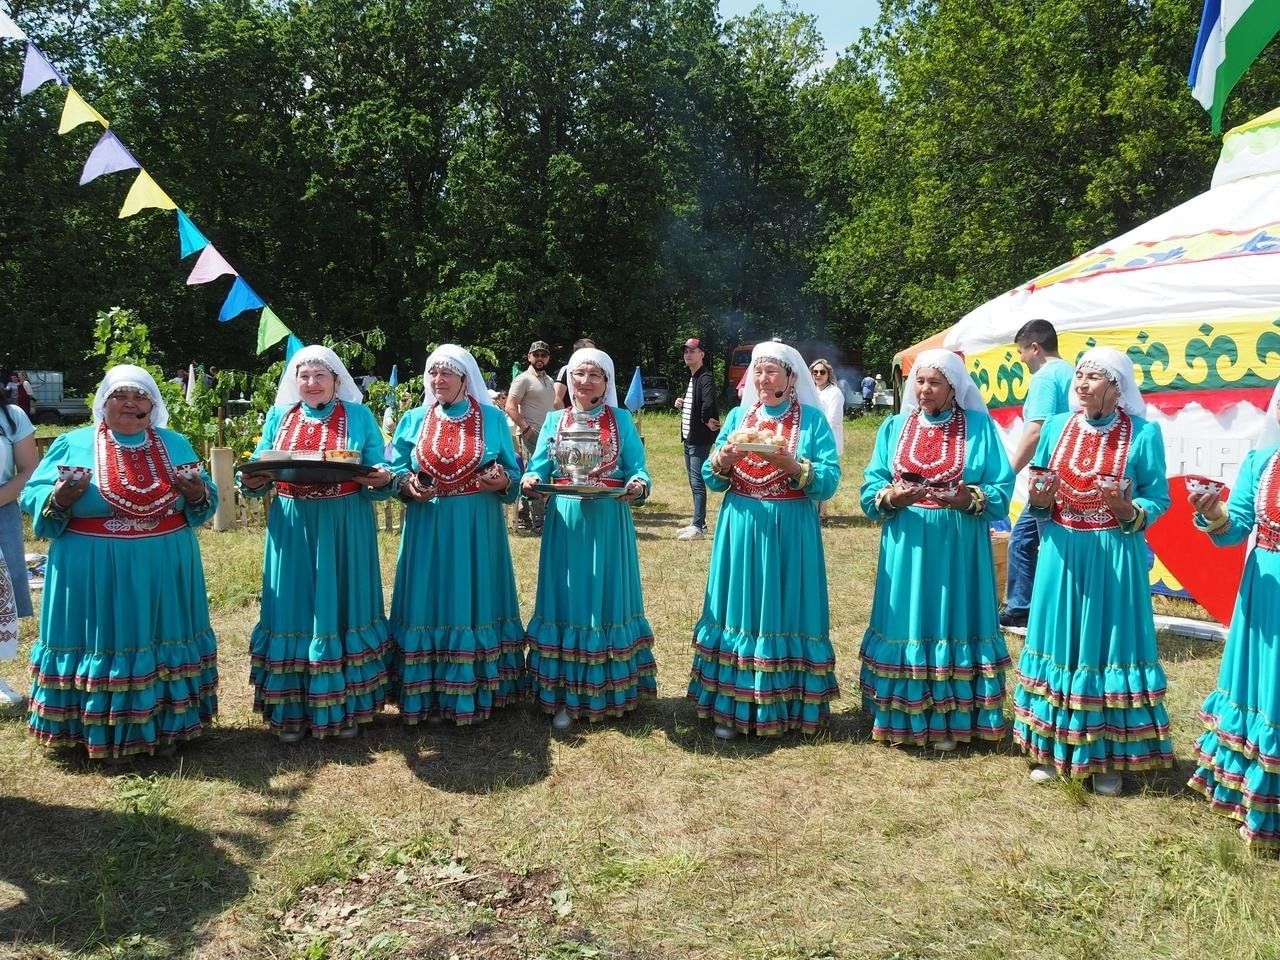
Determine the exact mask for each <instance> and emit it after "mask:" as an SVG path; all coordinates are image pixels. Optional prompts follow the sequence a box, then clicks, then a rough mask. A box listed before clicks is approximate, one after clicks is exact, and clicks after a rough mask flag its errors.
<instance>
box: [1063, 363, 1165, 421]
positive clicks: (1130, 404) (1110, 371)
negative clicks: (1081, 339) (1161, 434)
mask: <svg viewBox="0 0 1280 960" xmlns="http://www.w3.org/2000/svg"><path fill="white" fill-rule="evenodd" d="M1081 367H1088V368H1089V369H1091V370H1097V371H1098V372H1099V373H1101V374H1102V375H1103V376H1104V377H1106V378H1107V379H1108V380H1110V381H1111V382H1112V383H1114V384H1115V385H1116V386H1117V387H1119V388H1120V399H1119V400H1118V401H1117V402H1116V406H1117V407H1119V408H1120V409H1122V410H1124V411H1125V412H1126V413H1128V414H1130V415H1132V416H1135V417H1144V416H1146V414H1147V401H1145V400H1143V399H1142V394H1141V392H1139V390H1138V381H1137V380H1135V379H1134V378H1133V361H1132V360H1130V359H1129V358H1128V357H1126V356H1125V355H1124V354H1123V353H1121V352H1120V351H1119V350H1113V349H1112V348H1111V347H1093V348H1092V349H1090V350H1086V351H1085V352H1084V353H1082V354H1081V355H1080V359H1079V360H1077V361H1076V369H1077V370H1079V369H1080V368H1081ZM1069 400H1070V404H1071V409H1072V411H1073V412H1075V411H1078V410H1080V409H1081V408H1082V404H1081V403H1080V398H1079V396H1077V395H1076V392H1075V391H1074V390H1072V391H1071V396H1070V398H1069Z"/></svg>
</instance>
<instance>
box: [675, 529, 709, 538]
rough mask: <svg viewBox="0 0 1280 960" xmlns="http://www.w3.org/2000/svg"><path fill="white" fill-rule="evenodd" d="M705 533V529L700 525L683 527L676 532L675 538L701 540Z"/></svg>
mask: <svg viewBox="0 0 1280 960" xmlns="http://www.w3.org/2000/svg"><path fill="white" fill-rule="evenodd" d="M706 535H707V531H705V530H703V529H702V528H701V527H685V528H684V529H683V530H681V531H680V532H679V533H677V534H676V539H677V540H701V539H702V538H703V537H705V536H706Z"/></svg>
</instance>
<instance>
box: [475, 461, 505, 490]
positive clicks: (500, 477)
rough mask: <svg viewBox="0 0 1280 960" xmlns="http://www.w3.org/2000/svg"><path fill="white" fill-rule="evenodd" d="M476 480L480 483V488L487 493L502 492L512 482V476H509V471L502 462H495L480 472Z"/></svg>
mask: <svg viewBox="0 0 1280 960" xmlns="http://www.w3.org/2000/svg"><path fill="white" fill-rule="evenodd" d="M476 482H477V483H479V484H480V489H481V490H483V491H484V492H485V493H502V492H503V491H504V490H506V489H507V486H508V485H509V484H510V483H511V478H510V477H509V476H507V471H506V470H505V469H504V468H503V466H502V464H500V463H495V464H494V465H493V466H492V467H490V468H489V469H488V470H486V471H485V472H484V473H482V474H480V476H479V477H477V478H476Z"/></svg>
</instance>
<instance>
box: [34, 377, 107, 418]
mask: <svg viewBox="0 0 1280 960" xmlns="http://www.w3.org/2000/svg"><path fill="white" fill-rule="evenodd" d="M27 376H28V377H29V378H30V380H31V420H32V422H33V423H44V424H57V423H83V422H84V421H86V420H88V419H89V417H90V415H91V414H92V411H91V410H90V409H89V401H88V400H86V399H85V398H84V397H68V396H66V395H65V394H64V393H63V390H62V371H61V370H28V371H27Z"/></svg>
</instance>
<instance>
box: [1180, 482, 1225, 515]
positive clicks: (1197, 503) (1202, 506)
mask: <svg viewBox="0 0 1280 960" xmlns="http://www.w3.org/2000/svg"><path fill="white" fill-rule="evenodd" d="M1187 502H1188V503H1189V504H1191V508H1192V509H1193V510H1195V512H1196V513H1198V514H1200V516H1202V517H1204V518H1205V519H1206V520H1217V519H1219V518H1220V517H1221V516H1222V490H1221V489H1218V490H1214V491H1213V492H1212V493H1189V494H1187Z"/></svg>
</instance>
